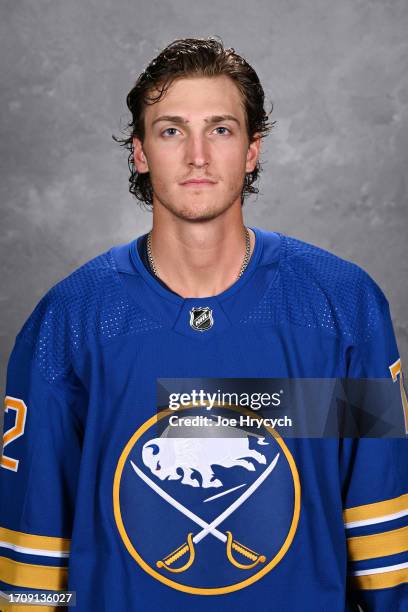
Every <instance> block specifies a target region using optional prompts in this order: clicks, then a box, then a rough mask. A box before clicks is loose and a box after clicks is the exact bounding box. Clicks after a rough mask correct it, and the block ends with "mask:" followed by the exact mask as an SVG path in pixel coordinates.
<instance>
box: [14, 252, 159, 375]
mask: <svg viewBox="0 0 408 612" xmlns="http://www.w3.org/2000/svg"><path fill="white" fill-rule="evenodd" d="M112 250H113V249H109V250H108V251H105V252H104V253H102V254H100V255H98V256H96V257H94V258H92V259H91V260H89V261H87V262H86V263H84V264H83V265H81V266H80V267H79V268H77V269H76V270H74V271H73V272H72V273H71V274H69V275H68V276H66V277H65V278H63V279H62V280H60V281H59V282H58V283H57V284H55V285H54V286H53V287H51V288H50V289H49V290H48V291H47V293H46V294H45V295H44V296H43V298H42V299H41V300H40V301H39V303H38V304H37V306H36V307H35V308H34V310H33V312H32V313H31V315H30V316H29V317H28V319H27V320H26V322H25V323H24V325H23V326H22V328H21V330H20V332H19V333H18V335H17V340H16V341H17V342H24V343H28V344H30V345H31V347H32V351H33V355H34V359H36V360H37V362H38V365H39V367H40V369H41V370H42V372H43V374H44V376H45V378H46V379H47V380H48V381H50V382H51V381H53V380H55V379H56V378H58V377H59V376H61V375H63V374H64V373H65V372H66V371H67V370H68V369H69V368H70V367H71V365H72V363H73V361H74V358H75V354H76V353H77V352H79V351H84V350H85V349H86V348H87V347H89V346H90V345H91V344H93V343H95V342H96V343H104V342H109V341H110V340H112V339H114V338H117V337H119V336H123V335H126V334H129V333H137V332H138V331H148V330H149V329H152V328H156V327H159V326H160V324H159V323H158V322H156V321H154V320H153V319H151V318H149V316H147V314H146V313H145V312H144V311H143V310H142V308H141V307H140V306H139V305H138V304H137V303H136V302H134V301H133V300H131V299H130V297H129V295H128V293H127V291H126V290H125V288H124V287H123V285H122V281H121V279H120V276H119V274H118V272H117V268H116V263H115V260H114V257H113V256H112Z"/></svg>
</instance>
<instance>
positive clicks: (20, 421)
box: [0, 395, 27, 472]
mask: <svg viewBox="0 0 408 612" xmlns="http://www.w3.org/2000/svg"><path fill="white" fill-rule="evenodd" d="M4 404H5V406H4V412H8V411H9V410H15V412H16V417H15V422H14V425H13V426H12V427H10V429H8V430H7V431H5V432H4V435H3V455H2V457H1V459H0V466H1V467H4V468H6V470H12V471H13V472H17V470H18V464H19V460H18V459H13V458H12V457H7V456H6V455H5V454H4V449H5V448H6V446H7V444H10V442H14V440H16V439H17V438H19V437H20V436H22V435H23V433H24V428H25V422H26V416H27V406H26V405H25V403H24V402H23V400H21V399H17V398H16V397H10V396H9V395H7V396H6V399H5V400H4Z"/></svg>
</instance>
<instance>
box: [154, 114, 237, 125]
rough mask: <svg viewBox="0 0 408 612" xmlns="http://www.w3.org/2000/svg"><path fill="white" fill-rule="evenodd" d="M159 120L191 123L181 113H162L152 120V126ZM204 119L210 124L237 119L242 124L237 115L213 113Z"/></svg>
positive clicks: (183, 123)
mask: <svg viewBox="0 0 408 612" xmlns="http://www.w3.org/2000/svg"><path fill="white" fill-rule="evenodd" d="M159 121H170V122H171V123H179V124H181V125H185V124H187V123H190V122H189V121H188V119H185V118H184V117H181V116H180V115H161V116H160V117H157V119H155V120H154V121H153V122H152V127H153V125H155V124H156V123H158V122H159ZM204 121H205V123H209V124H213V123H221V122H222V121H235V122H236V123H237V124H238V125H241V124H240V122H239V120H238V119H237V118H236V117H234V115H212V116H211V117H205V119H204Z"/></svg>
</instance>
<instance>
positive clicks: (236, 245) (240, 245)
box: [152, 206, 255, 298]
mask: <svg viewBox="0 0 408 612" xmlns="http://www.w3.org/2000/svg"><path fill="white" fill-rule="evenodd" d="M249 234H250V244H251V250H250V253H251V255H252V252H253V249H254V245H255V235H254V233H253V231H252V230H249ZM152 252H153V258H154V263H155V266H156V269H157V275H158V276H159V278H160V279H161V280H162V281H163V282H164V283H166V285H168V286H169V287H170V289H172V290H173V291H175V292H176V293H178V294H179V295H181V296H182V297H184V298H187V297H197V298H200V297H210V296H214V295H218V294H219V293H222V292H223V291H225V290H226V289H228V287H230V286H231V285H233V284H234V283H235V281H236V280H237V276H238V274H239V271H240V269H241V266H242V262H243V260H244V256H245V234H244V223H243V219H242V211H241V210H238V209H237V207H236V206H231V207H230V208H229V209H228V210H226V211H225V213H224V214H222V215H220V216H218V217H217V218H215V219H212V220H209V221H201V222H199V221H191V222H187V221H185V220H183V219H179V218H178V217H176V216H175V215H173V214H172V213H170V212H169V211H168V210H167V209H166V208H164V207H163V206H159V207H156V208H155V207H153V230H152Z"/></svg>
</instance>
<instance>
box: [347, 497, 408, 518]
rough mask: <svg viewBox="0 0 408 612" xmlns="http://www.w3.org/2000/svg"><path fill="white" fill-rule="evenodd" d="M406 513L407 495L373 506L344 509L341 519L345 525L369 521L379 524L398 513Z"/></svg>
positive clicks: (407, 508) (407, 505)
mask: <svg viewBox="0 0 408 612" xmlns="http://www.w3.org/2000/svg"><path fill="white" fill-rule="evenodd" d="M404 511H407V512H408V493H406V494H405V495H401V496H400V497H394V498H393V499H386V500H385V501H381V502H375V503H373V504H365V505H364V506H355V507H353V508H346V509H345V510H344V511H343V518H344V522H345V523H353V522H356V521H365V520H370V519H374V522H375V519H378V520H379V522H380V521H381V519H384V517H387V516H390V515H391V516H392V515H393V514H398V513H400V512H404Z"/></svg>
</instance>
